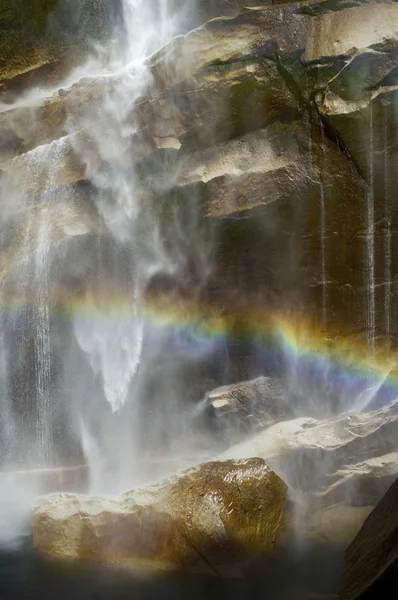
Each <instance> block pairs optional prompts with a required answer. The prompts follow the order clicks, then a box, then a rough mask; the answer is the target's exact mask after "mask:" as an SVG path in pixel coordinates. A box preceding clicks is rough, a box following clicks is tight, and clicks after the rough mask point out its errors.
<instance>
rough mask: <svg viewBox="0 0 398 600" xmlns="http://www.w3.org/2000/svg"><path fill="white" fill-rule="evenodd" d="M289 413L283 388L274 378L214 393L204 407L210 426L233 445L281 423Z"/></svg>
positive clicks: (223, 388) (237, 385) (227, 387)
mask: <svg viewBox="0 0 398 600" xmlns="http://www.w3.org/2000/svg"><path fill="white" fill-rule="evenodd" d="M287 411H288V407H287V403H286V401H285V394H284V390H283V387H282V384H281V382H280V381H279V380H277V379H272V378H271V377H259V378H258V379H255V380H253V381H247V382H243V383H239V384H236V385H230V386H224V387H222V388H219V389H216V390H213V391H212V392H210V393H209V394H208V395H207V398H206V405H205V407H204V412H205V413H206V416H207V423H208V425H209V424H210V427H211V428H216V429H217V430H218V431H219V433H220V435H223V436H224V443H226V444H229V445H230V444H231V443H233V442H234V441H239V440H240V439H242V438H243V437H246V436H248V435H250V434H252V433H254V432H255V431H258V430H259V429H262V428H264V427H266V426H267V425H271V424H273V423H275V422H276V421H280V420H281V419H282V418H283V416H284V414H285V412H287Z"/></svg>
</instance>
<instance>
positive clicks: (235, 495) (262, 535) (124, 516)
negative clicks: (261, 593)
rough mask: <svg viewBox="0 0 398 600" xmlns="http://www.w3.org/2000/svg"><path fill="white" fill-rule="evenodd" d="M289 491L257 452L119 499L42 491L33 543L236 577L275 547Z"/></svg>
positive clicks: (75, 555) (71, 553)
mask: <svg viewBox="0 0 398 600" xmlns="http://www.w3.org/2000/svg"><path fill="white" fill-rule="evenodd" d="M286 490H287V486H286V485H285V483H284V482H283V481H282V480H281V479H280V478H279V477H278V476H277V475H275V473H274V472H273V471H272V470H271V469H270V468H269V467H268V466H267V465H266V464H265V462H264V461H263V460H261V459H259V458H251V459H249V460H239V461H234V460H227V461H223V462H208V463H204V464H202V465H200V466H198V467H196V468H192V469H189V470H187V471H184V472H182V473H180V474H177V475H175V476H173V477H171V478H170V479H168V480H165V481H163V482H161V483H159V484H155V485H151V486H148V487H145V488H142V489H137V490H133V491H130V492H126V493H125V494H122V495H121V496H118V497H91V496H80V495H75V494H54V495H51V496H48V497H44V498H42V499H40V500H39V501H38V503H37V505H36V506H35V507H34V510H33V520H32V531H33V541H34V545H35V547H36V548H37V549H38V550H39V552H41V553H43V554H48V555H52V556H54V557H59V558H72V559H78V560H83V561H90V562H101V563H109V564H128V565H141V566H147V567H155V568H174V569H186V570H190V571H198V572H204V573H208V574H213V575H214V574H216V575H220V574H225V575H236V574H238V573H239V572H241V570H242V568H244V565H245V563H246V562H247V561H248V559H249V558H250V557H251V556H252V555H258V554H269V553H270V552H272V551H273V550H274V549H275V548H276V547H277V545H278V540H279V535H280V527H281V521H282V517H283V513H284V501H285V494H286Z"/></svg>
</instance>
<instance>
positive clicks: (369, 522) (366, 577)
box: [339, 482, 398, 600]
mask: <svg viewBox="0 0 398 600" xmlns="http://www.w3.org/2000/svg"><path fill="white" fill-rule="evenodd" d="M397 539H398V482H395V483H394V484H393V485H392V486H391V488H390V489H389V490H388V492H387V493H386V495H385V496H384V498H383V499H382V500H381V501H380V502H379V504H378V505H377V506H376V508H375V509H374V511H373V512H372V513H371V514H370V515H369V517H368V518H367V519H366V521H365V523H364V525H363V527H362V529H361V530H360V532H359V533H358V535H357V537H356V538H355V540H354V541H353V542H352V544H351V545H350V547H349V548H348V550H347V551H346V556H345V564H344V573H343V584H342V589H341V594H340V596H339V597H340V599H341V600H359V599H362V598H363V599H364V600H365V599H366V600H372V599H373V598H374V599H376V598H377V599H379V598H383V599H384V598H385V599H387V598H395V597H396V585H397V581H398V573H397V570H398V545H397Z"/></svg>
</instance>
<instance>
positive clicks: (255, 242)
mask: <svg viewBox="0 0 398 600" xmlns="http://www.w3.org/2000/svg"><path fill="white" fill-rule="evenodd" d="M224 4H225V6H224ZM238 4H239V3H231V6H229V4H228V3H221V4H219V3H218V4H217V10H218V13H217V16H218V17H219V18H217V19H216V20H212V21H209V22H208V23H206V24H205V25H203V26H202V27H200V28H199V29H197V30H194V31H192V32H190V33H188V34H186V35H185V36H183V37H179V38H177V39H176V40H175V41H173V42H171V43H170V44H169V45H168V46H167V47H165V48H164V49H163V50H162V51H161V52H159V53H158V54H156V55H155V56H153V57H152V58H151V59H150V70H151V73H152V80H151V82H150V83H149V84H148V89H147V93H146V97H143V98H142V100H140V102H139V103H138V104H137V105H136V106H135V107H134V106H131V111H132V119H133V118H134V119H135V120H136V122H137V123H138V125H139V127H137V129H138V131H137V132H136V133H135V134H134V135H133V138H132V141H131V147H130V150H129V152H130V153H131V154H128V155H127V156H126V165H125V168H126V169H128V168H132V166H133V165H134V164H135V165H136V169H137V171H138V173H139V174H140V187H141V188H142V192H141V193H142V196H143V197H145V198H146V200H145V201H147V202H148V203H149V202H153V203H160V202H162V201H165V198H166V197H169V198H170V199H172V200H174V201H176V199H178V197H179V196H181V202H184V197H185V196H190V197H192V196H194V195H195V196H197V197H199V198H200V204H201V207H202V210H203V213H204V215H205V216H207V217H208V218H210V219H211V220H213V221H214V220H216V221H217V219H220V217H221V218H222V222H218V223H216V227H218V228H219V236H220V237H219V239H220V244H219V247H218V249H217V257H216V261H215V273H214V280H212V281H211V282H210V283H209V289H210V290H211V292H209V293H210V295H211V297H212V299H216V300H217V302H218V303H219V304H220V305H221V306H222V307H223V309H225V310H227V311H229V310H231V311H233V312H237V313H239V310H240V308H241V305H242V303H243V302H246V303H248V304H250V305H251V306H253V304H254V305H255V306H257V307H259V308H262V309H264V307H267V309H269V310H270V311H272V310H276V307H278V309H279V310H280V309H281V307H283V310H286V312H289V311H291V310H293V312H294V308H293V309H292V307H295V306H300V310H302V311H303V312H304V313H307V314H308V313H309V308H311V317H310V321H311V325H313V326H315V327H319V328H320V329H322V330H324V331H325V332H326V335H327V336H328V337H335V336H337V337H339V336H347V335H348V336H359V337H361V336H362V338H364V339H365V341H367V343H368V345H369V347H370V349H371V351H373V350H374V347H375V344H377V340H378V339H379V338H383V339H384V340H387V341H386V343H387V345H388V346H389V345H391V344H393V343H394V336H395V327H396V315H395V302H394V297H395V293H396V290H395V287H396V283H395V280H394V269H395V266H394V265H395V257H396V254H397V252H396V235H395V229H396V227H395V226H396V211H395V206H394V202H393V200H394V189H395V187H396V181H395V177H396V174H395V169H394V167H393V165H394V161H395V158H396V152H397V148H396V137H397V136H396V127H397V124H396V115H395V103H396V99H395V97H396V85H397V82H396V52H397V43H398V42H397V20H398V14H397V10H398V9H397V5H396V3H395V2H343V3H334V2H330V1H323V2H313V1H310V2H301V3H293V4H288V5H284V4H283V3H281V4H277V5H275V4H273V5H270V6H268V5H264V6H256V7H248V8H243V7H242V8H240V7H239V6H238ZM232 5H233V6H232ZM224 9H225V14H228V17H227V18H224V17H223V14H224V13H223V10H224ZM230 9H231V10H230ZM214 10H215V9H214ZM238 10H240V12H239V14H236V13H237V12H238ZM210 13H211V14H213V9H211V11H210ZM198 18H199V17H198ZM114 87H117V83H113V82H112V79H110V80H109V79H107V80H106V81H105V80H104V81H101V80H98V79H96V80H91V81H90V80H87V79H86V80H83V81H81V82H80V83H78V84H76V85H74V86H73V87H72V88H70V89H68V90H65V91H64V92H63V93H62V95H61V93H57V94H55V95H54V96H53V97H52V98H51V99H49V100H45V101H44V102H43V103H42V105H41V106H39V107H37V108H36V109H35V111H34V119H32V109H31V108H29V109H28V108H26V109H25V108H23V107H20V108H17V109H13V110H10V111H9V112H3V113H2V115H1V117H0V119H1V120H0V127H1V128H2V132H3V139H4V140H5V141H4V142H3V155H4V157H5V158H7V160H3V162H2V163H1V168H2V170H3V171H4V172H5V173H7V174H8V175H9V176H10V178H11V179H12V180H13V182H14V183H15V184H16V185H22V186H24V187H25V188H28V189H29V190H31V191H32V193H33V192H37V191H38V190H40V189H43V188H45V187H47V186H48V185H51V187H54V186H55V187H56V188H57V190H58V191H59V193H60V194H61V193H62V189H63V188H62V186H65V185H69V184H72V183H75V182H78V181H84V179H85V173H86V171H85V165H84V164H81V149H82V148H83V149H84V151H85V152H87V153H90V154H91V155H92V161H94V163H95V165H96V167H95V168H96V169H98V170H101V169H102V170H106V168H107V165H106V160H104V159H103V157H101V156H96V147H95V126H96V125H95V124H94V123H93V124H92V127H93V129H91V127H90V118H89V115H90V112H91V114H92V115H93V118H94V117H95V118H96V111H95V110H91V108H90V107H93V106H95V105H96V104H97V103H98V102H100V101H101V99H102V98H103V97H104V95H110V96H111V97H112V93H113V88H114ZM82 115H84V116H85V118H87V122H88V126H87V127H86V129H85V131H84V132H80V131H76V132H75V133H73V132H74V123H76V129H77V127H78V125H79V123H80V122H81V116H82ZM65 135H66V138H64V140H63V142H62V148H60V145H59V144H57V143H55V140H57V139H59V138H61V137H62V136H65ZM7 138H8V140H9V143H8V144H7ZM51 143H52V144H51ZM42 144H49V145H48V146H47V149H46V152H48V160H47V164H48V165H49V164H51V180H49V176H48V173H46V172H41V173H39V175H38V174H37V170H36V169H35V168H33V169H32V168H31V166H30V164H31V163H29V161H28V160H27V157H26V156H25V155H24V153H26V152H27V151H32V150H34V149H35V148H37V147H38V146H41V145H42ZM77 147H78V148H79V152H78V155H77V154H76V151H75V150H76V148H77ZM13 154H14V155H15V158H12V155H13ZM79 157H80V158H79ZM154 169H155V170H154ZM32 170H33V172H32ZM59 186H61V187H59ZM170 201H171V200H170ZM236 215H239V216H240V217H242V220H241V221H236ZM243 219H244V220H243ZM242 223H244V226H243V225H242ZM232 240H233V241H232ZM254 246H255V249H254ZM264 257H266V260H264ZM237 274H238V277H237V276H236V275H237ZM232 287H235V288H237V289H235V290H234V292H235V293H234V294H232V291H231V288H232ZM232 296H233V297H234V298H235V299H236V302H235V303H232V302H231V301H230V298H231V297H232Z"/></svg>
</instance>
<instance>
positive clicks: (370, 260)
mask: <svg viewBox="0 0 398 600" xmlns="http://www.w3.org/2000/svg"><path fill="white" fill-rule="evenodd" d="M373 152H374V146H373V107H372V102H370V107H369V153H368V162H369V164H368V169H369V183H368V193H367V200H366V202H367V222H366V228H367V232H366V266H367V282H366V284H367V332H368V353H369V357H370V358H374V355H375V350H376V347H375V342H376V296H375V218H374V172H373Z"/></svg>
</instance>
